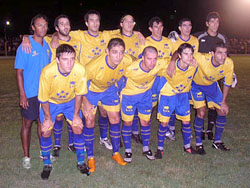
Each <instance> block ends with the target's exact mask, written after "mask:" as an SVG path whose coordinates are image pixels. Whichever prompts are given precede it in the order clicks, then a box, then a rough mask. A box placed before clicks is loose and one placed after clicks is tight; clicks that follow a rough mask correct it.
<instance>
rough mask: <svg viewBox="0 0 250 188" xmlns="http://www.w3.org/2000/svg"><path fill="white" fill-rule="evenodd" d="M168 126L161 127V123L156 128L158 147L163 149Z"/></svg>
mask: <svg viewBox="0 0 250 188" xmlns="http://www.w3.org/2000/svg"><path fill="white" fill-rule="evenodd" d="M168 129H169V128H168V126H166V127H163V126H162V124H160V125H159V130H158V149H160V150H163V149H164V140H165V136H166V132H167V130H168Z"/></svg>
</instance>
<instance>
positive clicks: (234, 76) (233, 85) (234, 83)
mask: <svg viewBox="0 0 250 188" xmlns="http://www.w3.org/2000/svg"><path fill="white" fill-rule="evenodd" d="M237 82H238V81H237V76H236V74H235V73H233V83H232V85H231V87H232V88H235V86H236V85H237Z"/></svg>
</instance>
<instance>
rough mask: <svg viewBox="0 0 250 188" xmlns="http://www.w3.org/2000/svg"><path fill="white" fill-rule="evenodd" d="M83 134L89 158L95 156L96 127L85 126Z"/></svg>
mask: <svg viewBox="0 0 250 188" xmlns="http://www.w3.org/2000/svg"><path fill="white" fill-rule="evenodd" d="M83 135H84V141H85V146H86V150H87V154H88V158H90V157H94V141H95V133H94V128H87V127H84V132H83Z"/></svg>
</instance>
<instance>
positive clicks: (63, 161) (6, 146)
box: [0, 56, 250, 188]
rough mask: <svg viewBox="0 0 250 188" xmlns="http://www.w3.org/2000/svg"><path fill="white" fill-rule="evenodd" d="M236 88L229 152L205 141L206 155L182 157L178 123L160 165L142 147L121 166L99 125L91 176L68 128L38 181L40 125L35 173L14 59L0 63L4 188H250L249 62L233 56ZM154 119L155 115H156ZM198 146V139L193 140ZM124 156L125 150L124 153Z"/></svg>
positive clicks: (232, 94)
mask: <svg viewBox="0 0 250 188" xmlns="http://www.w3.org/2000/svg"><path fill="white" fill-rule="evenodd" d="M232 58H233V59H234V62H235V72H236V73H237V76H238V85H237V87H236V88H235V89H231V90H230V94H229V96H228V103H229V106H230V113H229V116H228V120H227V122H228V123H227V126H226V128H225V132H224V135H223V140H224V142H225V143H226V145H228V146H229V147H230V148H231V151H230V152H222V151H217V150H215V149H213V148H212V147H211V142H210V141H207V140H206V141H205V142H204V147H205V150H206V152H207V154H206V155H205V156H197V155H195V156H190V155H188V154H186V153H184V152H183V139H182V136H181V134H180V123H179V122H178V123H177V124H176V128H177V141H175V142H170V141H167V142H165V153H164V156H163V159H162V160H155V161H148V160H147V159H146V158H145V157H143V156H142V147H141V145H139V144H135V143H133V144H132V150H133V162H132V163H131V164H128V165H127V166H125V167H124V166H122V167H121V166H118V165H117V164H116V163H115V162H113V161H112V159H111V155H112V152H111V151H108V150H106V149H105V148H104V147H103V146H101V145H100V144H99V143H98V141H97V140H98V138H99V128H98V126H96V129H95V133H96V141H95V156H96V168H97V169H96V172H94V173H92V174H91V176H89V177H87V176H85V175H82V174H80V173H79V171H78V170H77V169H76V156H75V155H74V154H73V153H70V152H69V151H68V150H67V149H66V146H67V131H66V130H67V129H66V126H65V128H64V133H63V141H62V144H63V145H62V150H61V153H60V158H59V159H58V160H57V161H56V162H55V163H53V171H52V174H51V176H50V179H49V180H48V181H43V180H41V178H40V173H41V171H42V168H43V162H42V160H40V158H39V143H38V139H37V135H36V123H34V124H33V129H32V143H31V148H30V153H31V157H32V168H31V169H30V170H25V169H23V168H22V165H21V159H22V157H23V151H22V146H21V139H20V130H21V115H20V109H19V106H18V102H19V96H18V91H17V86H16V77H15V71H14V69H13V64H14V60H13V59H7V60H0V80H1V85H0V120H1V121H0V146H1V150H0V188H7V187H27V188H35V187H37V188H38V187H39V188H43V187H51V188H59V187H60V188H61V187H62V188H64V187H65V188H66V187H70V188H75V187H77V188H78V187H104V188H105V187H171V188H172V187H192V188H193V187H212V188H213V187H221V188H222V187H223V188H227V187H240V188H243V187H246V188H247V187H250V146H249V144H250V113H249V106H250V81H249V80H250V74H249V73H250V57H247V56H246V57H245V56H242V57H240V56H233V57H232ZM154 117H155V114H154ZM158 124H159V123H158V121H157V120H156V119H155V118H154V119H153V123H152V129H153V130H152V134H151V138H152V141H151V149H152V150H153V151H155V150H156V148H157V128H158ZM192 144H194V139H193V140H192ZM121 153H122V155H123V154H124V148H122V149H121Z"/></svg>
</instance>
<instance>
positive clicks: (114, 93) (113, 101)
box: [86, 85, 120, 112]
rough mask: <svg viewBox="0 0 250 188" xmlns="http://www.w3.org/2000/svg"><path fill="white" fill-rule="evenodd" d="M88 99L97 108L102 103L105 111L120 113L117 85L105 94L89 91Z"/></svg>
mask: <svg viewBox="0 0 250 188" xmlns="http://www.w3.org/2000/svg"><path fill="white" fill-rule="evenodd" d="M86 97H87V99H88V100H89V102H90V104H92V105H93V106H94V107H95V108H96V107H97V105H98V102H99V101H100V102H101V104H102V106H103V108H104V109H105V110H107V111H112V112H119V111H120V97H119V95H118V89H117V87H116V86H115V85H112V86H111V87H109V88H108V89H107V90H106V91H104V92H93V91H88V93H87V95H86Z"/></svg>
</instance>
